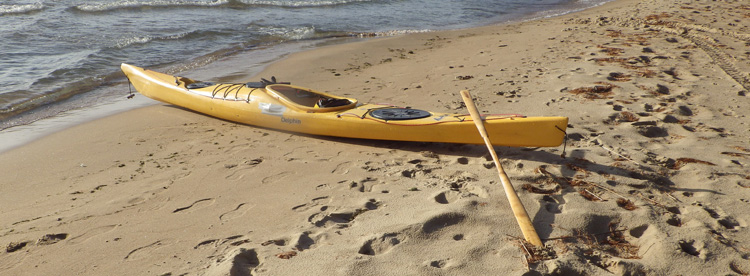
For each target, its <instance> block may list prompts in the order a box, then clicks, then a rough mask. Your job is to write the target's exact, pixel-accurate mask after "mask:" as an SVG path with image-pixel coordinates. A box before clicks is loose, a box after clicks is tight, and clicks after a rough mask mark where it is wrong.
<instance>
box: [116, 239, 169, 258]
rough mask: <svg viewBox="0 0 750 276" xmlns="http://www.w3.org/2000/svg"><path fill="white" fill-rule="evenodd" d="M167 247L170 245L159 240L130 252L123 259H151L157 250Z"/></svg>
mask: <svg viewBox="0 0 750 276" xmlns="http://www.w3.org/2000/svg"><path fill="white" fill-rule="evenodd" d="M165 245H168V243H166V242H164V241H161V240H158V241H155V242H152V243H150V244H147V245H144V246H141V247H138V248H136V249H133V250H131V251H130V252H128V254H127V255H125V257H124V258H123V259H124V260H138V259H142V258H147V257H151V256H153V255H155V254H154V253H155V252H156V251H157V250H159V249H161V248H164V246H165Z"/></svg>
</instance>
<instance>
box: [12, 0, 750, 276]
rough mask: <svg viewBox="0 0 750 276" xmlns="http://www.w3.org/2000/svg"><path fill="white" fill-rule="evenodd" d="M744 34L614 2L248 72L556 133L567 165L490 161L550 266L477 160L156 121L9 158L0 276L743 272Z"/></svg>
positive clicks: (664, 9)
mask: <svg viewBox="0 0 750 276" xmlns="http://www.w3.org/2000/svg"><path fill="white" fill-rule="evenodd" d="M745 15H746V16H745ZM737 20H739V21H737ZM749 23H750V7H746V5H745V6H743V5H741V4H737V3H726V2H710V3H697V4H696V3H693V2H692V1H687V0H685V1H677V2H673V1H669V2H667V1H657V0H654V1H635V0H619V1H614V2H609V3H606V4H604V5H603V6H599V7H595V8H592V9H587V10H584V11H581V12H577V13H573V14H567V15H563V16H558V17H554V18H544V19H539V20H534V21H526V22H520V23H512V24H503V25H493V26H485V27H478V28H471V29H464V30H453V31H440V32H434V33H419V34H409V35H404V36H397V37H387V38H378V39H373V40H368V41H363V42H354V43H347V44H339V45H332V46H325V47H316V48H314V49H310V50H307V51H304V52H296V53H292V54H289V55H286V56H285V57H284V58H283V59H281V60H278V61H275V62H273V63H271V64H269V65H268V66H265V67H264V69H263V70H262V71H261V72H260V73H258V74H255V75H257V76H262V77H266V78H267V77H270V76H276V77H277V78H278V79H279V80H280V81H292V83H293V84H296V85H300V86H303V87H311V88H314V89H319V90H321V91H324V92H329V93H332V94H336V95H341V96H347V97H353V98H357V99H359V100H360V101H362V102H374V103H385V102H387V103H391V104H395V105H410V106H412V107H415V108H420V109H425V110H432V111H439V112H461V111H462V110H464V109H465V108H464V107H463V106H462V104H461V98H460V96H459V95H458V91H460V90H464V89H467V90H470V91H471V93H472V95H474V96H475V97H476V102H477V104H478V108H479V111H480V112H482V113H523V114H524V115H528V116H544V115H562V116H568V117H569V118H570V122H569V128H568V138H569V141H568V144H567V149H566V152H565V155H566V157H561V154H563V148H562V147H558V148H533V149H526V148H507V147H497V148H496V149H497V150H498V153H499V155H500V157H501V158H502V159H503V161H502V163H503V167H504V168H505V170H506V172H507V173H508V175H509V176H510V177H511V179H512V182H513V183H514V184H515V186H516V189H517V191H518V193H519V197H520V198H521V200H522V201H523V203H524V206H526V209H527V212H528V213H529V215H530V216H531V218H532V221H533V223H534V226H535V227H536V230H537V232H538V233H539V235H540V237H541V238H542V240H543V241H544V242H545V245H546V246H547V247H548V251H546V252H547V253H549V252H553V253H552V254H547V255H542V252H541V251H535V250H532V251H528V250H524V249H523V248H524V246H523V245H522V244H521V239H520V238H519V237H520V235H521V233H520V230H519V229H518V225H517V224H516V222H515V220H514V219H513V216H512V213H511V211H510V208H508V202H507V201H506V200H505V197H504V192H503V190H502V187H501V186H500V185H499V182H498V179H497V174H496V172H495V168H493V167H492V165H491V164H490V163H491V161H490V160H488V159H487V157H486V155H487V154H486V149H484V147H483V146H481V145H453V144H439V143H402V142H387V141H369V140H351V139H342V138H326V137H316V136H305V135H295V134H291V133H285V132H278V131H274V130H268V129H261V128H255V127H252V126H245V125H239V124H235V123H231V122H227V121H222V120H218V119H215V118H212V117H208V116H205V115H202V114H197V113H194V112H190V111H187V110H184V109H181V108H177V107H173V106H169V105H164V104H158V105H152V106H148V107H144V108H139V109H136V110H131V111H126V112H123V113H119V114H115V115H112V116H108V117H106V118H103V119H98V120H95V121H92V122H87V123H84V124H80V125H76V126H73V127H71V128H69V129H65V130H63V131H60V132H57V133H54V134H52V135H49V136H46V137H43V138H41V139H38V140H36V141H33V142H31V143H29V144H27V145H24V146H21V147H18V148H15V149H12V150H9V151H7V152H3V153H2V154H0V175H3V176H5V177H4V180H3V181H2V182H0V191H2V193H0V210H1V211H0V222H2V224H0V244H4V245H6V251H4V252H0V270H3V271H8V273H13V274H15V275H40V274H50V273H55V274H60V275H101V274H112V273H116V274H131V275H132V274H138V275H140V274H156V275H183V274H187V275H227V274H230V273H231V274H233V275H296V274H314V275H395V274H413V275H417V274H419V275H493V274H497V273H498V272H502V273H506V274H512V275H567V274H591V275H610V274H615V275H651V274H657V275H661V274H696V273H697V274H701V273H720V274H731V273H738V274H741V273H742V272H743V271H750V264H748V263H747V260H748V258H750V251H749V250H748V249H747V248H750V238H748V237H750V235H748V233H747V232H748V228H747V227H748V221H750V215H748V214H747V213H746V212H744V211H743V210H746V209H747V208H748V207H750V201H749V198H748V197H747V196H746V195H747V191H748V190H747V189H748V188H750V174H748V173H747V172H746V168H747V166H750V161H749V160H750V159H749V158H750V147H748V146H747V145H746V141H748V139H750V125H748V123H747V117H748V116H750V103H749V102H748V101H747V96H746V95H747V87H748V86H750V85H748V80H747V77H746V76H747V73H748V72H750V65H748V62H747V60H748V59H749V58H750V56H748V55H747V54H746V53H744V52H743V49H745V48H743V47H745V45H746V43H748V41H749V40H748V37H749V35H750V31H749V30H748V27H744V26H750V24H749ZM237 62H238V63H240V61H237ZM238 70H239V69H238ZM207 71H208V70H207ZM239 74H242V73H239ZM229 75H231V74H229ZM232 77H233V78H237V79H242V78H244V77H250V76H249V75H232ZM139 97H142V96H140V95H139ZM90 256H98V257H97V258H91V257H90Z"/></svg>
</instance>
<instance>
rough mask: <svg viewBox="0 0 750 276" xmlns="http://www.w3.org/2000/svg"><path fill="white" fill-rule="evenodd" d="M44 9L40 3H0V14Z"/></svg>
mask: <svg viewBox="0 0 750 276" xmlns="http://www.w3.org/2000/svg"><path fill="white" fill-rule="evenodd" d="M43 9H44V5H42V3H39V2H37V3H34V4H26V5H0V16H2V15H6V14H24V13H30V12H37V11H41V10H43Z"/></svg>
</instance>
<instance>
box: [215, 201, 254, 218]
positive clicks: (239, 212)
mask: <svg viewBox="0 0 750 276" xmlns="http://www.w3.org/2000/svg"><path fill="white" fill-rule="evenodd" d="M253 207H255V204H250V203H247V202H243V203H240V204H238V205H237V207H235V208H234V209H233V210H231V211H229V212H226V213H223V214H221V215H219V220H220V221H221V222H228V221H230V220H233V219H236V218H239V217H241V216H243V215H245V213H247V210H250V209H251V208H253Z"/></svg>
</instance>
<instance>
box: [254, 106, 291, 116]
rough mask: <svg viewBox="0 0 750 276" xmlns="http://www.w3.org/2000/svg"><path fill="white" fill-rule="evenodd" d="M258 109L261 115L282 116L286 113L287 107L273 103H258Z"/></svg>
mask: <svg viewBox="0 0 750 276" xmlns="http://www.w3.org/2000/svg"><path fill="white" fill-rule="evenodd" d="M258 108H260V112H261V113H263V114H266V115H273V116H281V115H283V114H284V111H286V107H285V106H283V105H278V104H272V103H258Z"/></svg>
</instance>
